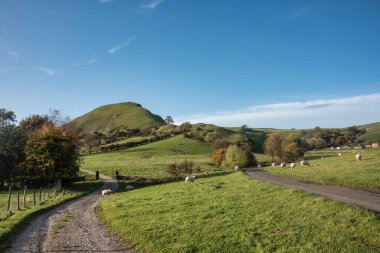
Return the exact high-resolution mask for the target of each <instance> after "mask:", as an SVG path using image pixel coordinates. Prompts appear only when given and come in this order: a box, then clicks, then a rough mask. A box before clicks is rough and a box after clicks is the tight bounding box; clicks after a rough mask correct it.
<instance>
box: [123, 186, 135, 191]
mask: <svg viewBox="0 0 380 253" xmlns="http://www.w3.org/2000/svg"><path fill="white" fill-rule="evenodd" d="M133 189H135V187H133V186H132V185H127V186H126V187H125V190H126V191H130V190H133Z"/></svg>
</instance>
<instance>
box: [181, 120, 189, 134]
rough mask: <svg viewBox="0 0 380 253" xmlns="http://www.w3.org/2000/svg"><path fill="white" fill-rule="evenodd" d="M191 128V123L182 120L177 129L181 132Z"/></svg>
mask: <svg viewBox="0 0 380 253" xmlns="http://www.w3.org/2000/svg"><path fill="white" fill-rule="evenodd" d="M190 129H191V124H190V122H184V123H182V124H181V125H180V126H179V130H180V131H181V132H182V133H185V132H187V131H189V130H190Z"/></svg>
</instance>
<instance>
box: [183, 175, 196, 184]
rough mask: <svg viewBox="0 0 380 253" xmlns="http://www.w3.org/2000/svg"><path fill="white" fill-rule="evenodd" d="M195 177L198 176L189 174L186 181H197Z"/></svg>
mask: <svg viewBox="0 0 380 253" xmlns="http://www.w3.org/2000/svg"><path fill="white" fill-rule="evenodd" d="M195 178H196V176H195V175H192V176H188V177H186V178H185V182H186V183H193V182H194V181H195Z"/></svg>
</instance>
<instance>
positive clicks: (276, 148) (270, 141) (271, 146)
mask: <svg viewBox="0 0 380 253" xmlns="http://www.w3.org/2000/svg"><path fill="white" fill-rule="evenodd" d="M282 141H283V138H282V135H281V134H280V133H272V134H270V135H269V136H268V138H267V139H266V140H265V142H264V153H265V154H267V155H269V156H271V157H272V162H273V161H274V157H275V156H277V157H278V158H280V160H281V159H282Z"/></svg>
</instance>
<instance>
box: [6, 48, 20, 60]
mask: <svg viewBox="0 0 380 253" xmlns="http://www.w3.org/2000/svg"><path fill="white" fill-rule="evenodd" d="M7 53H8V55H9V56H10V57H11V58H13V59H16V58H18V57H19V56H20V53H19V52H17V51H14V50H8V51H7Z"/></svg>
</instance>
